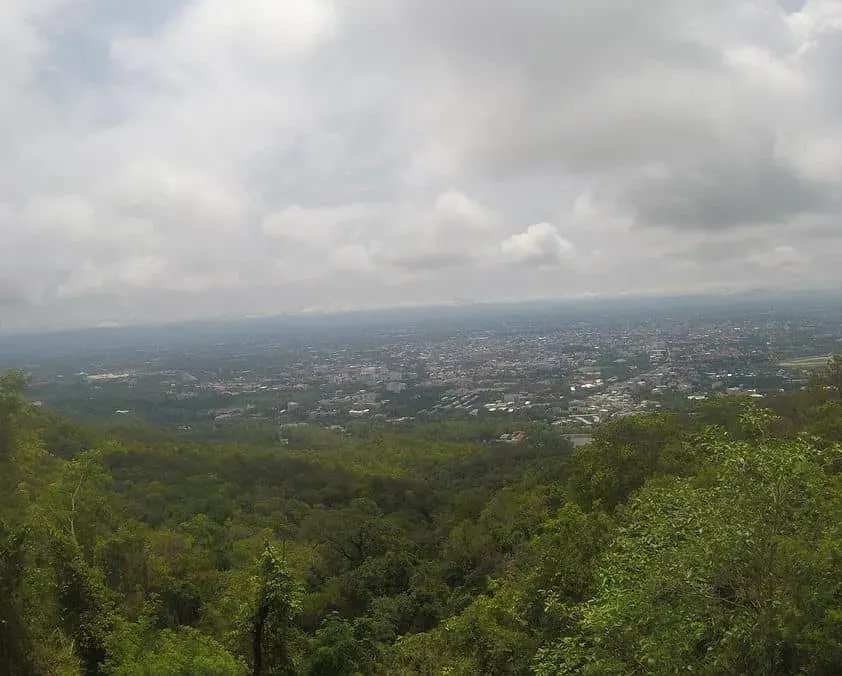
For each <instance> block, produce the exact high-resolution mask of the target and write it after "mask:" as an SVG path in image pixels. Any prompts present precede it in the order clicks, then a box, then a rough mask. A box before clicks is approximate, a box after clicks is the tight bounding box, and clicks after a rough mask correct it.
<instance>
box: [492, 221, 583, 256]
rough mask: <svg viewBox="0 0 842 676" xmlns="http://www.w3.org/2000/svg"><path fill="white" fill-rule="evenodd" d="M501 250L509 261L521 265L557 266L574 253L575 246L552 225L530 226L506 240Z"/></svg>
mask: <svg viewBox="0 0 842 676" xmlns="http://www.w3.org/2000/svg"><path fill="white" fill-rule="evenodd" d="M500 249H501V251H502V252H503V256H504V257H505V258H506V259H507V260H509V261H511V262H513V263H517V264H519V265H538V266H556V265H560V264H562V263H563V262H564V261H565V260H567V259H569V257H570V256H571V255H572V253H573V245H572V244H571V243H570V242H568V241H567V240H566V239H564V237H562V236H561V235H560V234H559V232H558V228H556V226H554V225H552V224H550V223H536V224H535V225H530V226H529V227H528V228H527V229H526V231H525V232H522V233H519V234H517V235H512V236H511V237H509V238H508V239H507V240H505V241H504V242H503V243H502V244H501V245H500Z"/></svg>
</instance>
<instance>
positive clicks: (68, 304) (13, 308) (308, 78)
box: [0, 0, 842, 332]
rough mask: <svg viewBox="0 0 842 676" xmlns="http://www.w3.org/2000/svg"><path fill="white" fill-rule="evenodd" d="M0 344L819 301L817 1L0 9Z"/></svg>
mask: <svg viewBox="0 0 842 676" xmlns="http://www.w3.org/2000/svg"><path fill="white" fill-rule="evenodd" d="M0 37H1V38H2V39H0V59H2V63H3V75H2V77H0V110H2V120H3V124H2V125H0V148H2V150H3V158H4V161H3V164H2V167H0V237H2V241H3V245H2V247H0V332H10V331H23V330H45V329H60V328H68V327H74V326H97V325H111V324H131V323H143V322H158V321H172V320H182V319H193V318H199V317H224V316H234V315H238V316H242V315H247V314H277V313H283V312H300V311H324V310H331V309H354V308H366V307H380V306H393V305H411V304H430V303H442V302H453V301H488V300H519V299H530V298H548V299H552V298H565V297H577V296H583V295H589V294H596V295H607V296H614V295H618V294H621V293H628V294H642V293H647V294H659V293H678V292H694V293H698V292H712V293H718V292H724V291H729V292H730V291H739V290H745V289H754V288H829V287H832V286H834V285H836V283H837V279H836V275H834V272H835V268H834V264H835V262H836V261H838V260H839V255H840V253H842V251H840V249H842V245H840V240H839V237H838V234H837V233H838V223H839V215H840V188H839V186H840V185H842V183H840V178H842V99H840V89H839V87H838V74H839V62H840V54H842V4H840V3H839V2H837V1H835V0H810V1H807V2H799V1H798V0H787V1H784V0H780V1H774V0H728V1H727V2H726V1H720V0H715V1H713V2H712V1H710V0H704V1H703V0H683V1H682V2H674V1H670V2H668V1H666V0H652V1H649V2H646V3H632V2H624V1H622V2H621V1H604V0H596V1H591V2H586V3H559V2H528V3H516V2H503V1H501V0H491V1H488V0H486V1H484V2H478V1H475V0H464V1H462V2H458V3H453V2H444V1H443V0H401V1H400V2H389V3H373V2H368V1H366V0H349V1H348V2H341V3H339V2H328V1H327V0H296V1H295V2H280V1H277V0H241V1H240V2H237V3H229V2H224V1H223V0H178V1H176V2H171V1H169V0H148V1H146V2H142V3H114V2H110V1H108V0H88V1H86V2H78V1H77V2H72V1H70V0H5V1H4V2H3V3H2V7H0Z"/></svg>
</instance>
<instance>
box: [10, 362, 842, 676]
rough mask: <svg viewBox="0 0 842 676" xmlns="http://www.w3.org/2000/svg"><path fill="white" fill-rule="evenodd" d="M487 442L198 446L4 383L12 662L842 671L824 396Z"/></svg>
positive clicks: (38, 665)
mask: <svg viewBox="0 0 842 676" xmlns="http://www.w3.org/2000/svg"><path fill="white" fill-rule="evenodd" d="M831 384H832V383H831ZM835 385H838V383H835ZM302 434H304V433H302ZM483 437H484V430H482V429H479V428H478V426H477V424H476V423H471V422H465V423H448V424H446V425H440V426H439V425H434V424H429V425H418V426H415V427H410V428H407V429H401V430H398V429H390V428H388V427H386V426H384V427H382V428H378V427H372V428H371V429H368V430H366V431H365V432H360V433H359V434H355V435H352V436H338V435H332V434H328V433H327V432H324V431H319V430H314V431H313V432H312V433H311V434H310V436H309V437H306V438H305V439H304V442H306V443H297V444H296V445H295V446H293V447H281V446H279V445H277V444H269V443H258V442H256V441H248V440H244V441H239V442H238V441H237V440H228V439H225V440H219V439H216V440H213V439H209V440H207V441H206V442H203V441H196V440H192V439H191V440H189V441H185V440H184V439H179V438H177V437H172V436H168V434H167V433H165V432H164V431H160V433H158V432H156V431H155V430H154V429H143V430H132V429H129V428H126V429H123V430H118V431H114V430H109V429H106V428H105V427H98V426H97V425H95V424H91V425H85V426H83V425H80V424H77V423H74V422H72V421H70V420H68V419H65V418H62V417H60V416H58V415H56V414H53V413H51V412H50V411H49V410H45V409H43V408H39V407H35V406H33V405H30V404H28V403H27V400H26V377H25V375H24V374H23V373H22V372H19V371H8V372H6V373H5V374H3V375H2V376H0V674H2V675H3V676H52V675H56V676H71V675H73V676H76V675H79V674H81V675H85V676H94V675H98V674H103V675H109V676H130V675H131V676H133V675H140V676H169V675H172V676H192V675H208V676H245V675H247V674H254V675H255V676H261V675H269V674H272V675H282V674H283V675H293V674H296V675H297V674H301V675H308V676H316V675H319V676H321V675H325V676H327V675H343V674H348V675H352V674H389V675H393V674H430V675H433V674H452V675H457V674H466V675H467V674H470V675H476V674H539V675H551V674H676V673H692V674H768V675H773V674H838V673H842V480H841V479H842V447H840V445H839V442H840V440H842V400H841V399H840V396H839V390H838V389H837V388H836V387H830V386H829V384H828V382H826V381H824V382H823V381H822V380H821V379H820V378H816V379H814V381H813V382H812V384H811V386H810V387H808V388H806V389H804V390H799V391H795V392H789V393H782V394H780V395H779V396H777V397H775V398H767V399H765V400H763V401H762V402H761V403H759V404H758V403H756V402H753V401H751V400H748V399H739V398H729V397H720V398H716V399H712V400H709V401H707V402H700V403H699V405H698V406H697V407H695V408H694V409H693V410H685V411H680V412H675V413H668V412H665V413H659V414H646V415H635V416H630V417H627V418H623V419H621V420H617V421H614V422H611V423H607V424H604V425H602V426H600V427H599V428H598V430H597V431H596V433H595V439H594V441H593V443H591V444H589V445H586V446H582V447H580V448H577V449H575V450H574V449H573V448H572V447H571V446H570V444H569V443H568V442H567V441H566V440H565V439H564V438H562V437H561V435H558V434H555V433H553V432H552V431H551V430H545V429H541V428H539V427H537V426H536V427H535V428H534V429H530V430H529V431H528V433H527V439H526V441H525V442H524V443H522V444H519V445H518V444H489V443H482V439H483Z"/></svg>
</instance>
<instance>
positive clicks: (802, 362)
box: [778, 354, 830, 369]
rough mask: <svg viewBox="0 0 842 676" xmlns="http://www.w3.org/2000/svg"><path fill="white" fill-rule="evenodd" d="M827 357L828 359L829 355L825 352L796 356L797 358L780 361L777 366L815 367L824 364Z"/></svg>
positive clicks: (792, 367) (794, 367)
mask: <svg viewBox="0 0 842 676" xmlns="http://www.w3.org/2000/svg"><path fill="white" fill-rule="evenodd" d="M828 359H830V356H829V355H826V354H825V355H819V356H817V357H798V358H797V359H790V360H788V361H782V362H781V363H780V364H778V366H781V367H782V368H791V369H816V368H821V367H822V366H825V365H826V364H827V360H828Z"/></svg>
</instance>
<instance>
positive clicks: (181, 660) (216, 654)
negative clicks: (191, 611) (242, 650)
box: [104, 625, 248, 676]
mask: <svg viewBox="0 0 842 676" xmlns="http://www.w3.org/2000/svg"><path fill="white" fill-rule="evenodd" d="M120 638H121V639H122V641H123V642H122V644H121V645H115V646H112V647H113V650H114V652H115V657H114V658H112V660H111V662H110V663H109V664H108V665H107V667H106V669H105V672H104V673H105V674H106V675H107V676H196V675H198V674H201V675H202V676H245V674H247V673H248V667H247V666H246V663H245V662H244V661H243V660H242V659H241V658H237V657H235V656H234V655H232V654H231V653H230V652H228V651H227V650H226V649H225V648H224V647H223V646H222V645H220V644H219V643H218V642H217V641H215V640H214V639H213V638H211V637H210V636H207V635H206V634H203V633H202V632H200V631H199V630H197V629H193V628H192V627H181V628H180V629H178V630H175V631H174V630H171V629H164V630H163V631H158V632H156V631H151V630H150V629H149V628H148V627H147V626H144V625H130V626H128V627H126V628H125V629H124V630H123V631H122V633H121V637H120Z"/></svg>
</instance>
